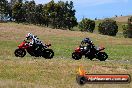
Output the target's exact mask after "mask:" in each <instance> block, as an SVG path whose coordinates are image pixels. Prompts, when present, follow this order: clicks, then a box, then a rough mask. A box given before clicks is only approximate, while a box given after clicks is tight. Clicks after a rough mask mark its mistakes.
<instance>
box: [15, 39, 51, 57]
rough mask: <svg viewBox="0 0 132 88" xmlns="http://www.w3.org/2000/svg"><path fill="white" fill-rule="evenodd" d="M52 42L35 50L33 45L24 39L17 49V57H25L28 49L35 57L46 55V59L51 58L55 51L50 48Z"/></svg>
mask: <svg viewBox="0 0 132 88" xmlns="http://www.w3.org/2000/svg"><path fill="white" fill-rule="evenodd" d="M50 46H51V44H48V45H46V46H42V48H41V49H38V50H35V49H34V47H33V46H29V42H27V41H25V40H24V41H23V42H22V43H21V44H20V45H19V46H18V49H16V50H15V52H14V54H15V56H16V57H24V56H25V55H26V51H27V52H28V53H29V54H30V55H31V56H35V57H44V58H46V59H51V58H53V56H54V52H53V50H52V49H48V47H50Z"/></svg>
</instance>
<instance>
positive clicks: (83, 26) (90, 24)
mask: <svg viewBox="0 0 132 88" xmlns="http://www.w3.org/2000/svg"><path fill="white" fill-rule="evenodd" d="M94 28H95V21H93V20H90V19H88V18H83V19H82V21H81V22H80V23H79V29H80V31H87V32H91V33H92V32H93V30H94Z"/></svg>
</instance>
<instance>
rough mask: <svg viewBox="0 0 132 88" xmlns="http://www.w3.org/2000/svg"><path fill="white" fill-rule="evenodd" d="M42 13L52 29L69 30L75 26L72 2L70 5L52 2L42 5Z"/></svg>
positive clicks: (75, 20)
mask: <svg viewBox="0 0 132 88" xmlns="http://www.w3.org/2000/svg"><path fill="white" fill-rule="evenodd" d="M44 11H45V14H46V17H48V19H49V23H50V25H51V26H52V27H53V28H61V29H67V28H68V29H71V28H72V27H74V26H76V25H77V19H76V17H75V10H74V9H73V2H72V1H71V2H70V3H68V1H66V2H63V1H59V2H58V3H55V2H54V0H52V1H50V2H49V3H47V4H45V5H44Z"/></svg>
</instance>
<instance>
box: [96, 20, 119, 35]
mask: <svg viewBox="0 0 132 88" xmlns="http://www.w3.org/2000/svg"><path fill="white" fill-rule="evenodd" d="M98 31H99V33H100V34H103V35H109V36H116V33H117V32H118V26H117V23H116V21H114V20H112V19H105V20H104V21H103V22H101V23H99V26H98Z"/></svg>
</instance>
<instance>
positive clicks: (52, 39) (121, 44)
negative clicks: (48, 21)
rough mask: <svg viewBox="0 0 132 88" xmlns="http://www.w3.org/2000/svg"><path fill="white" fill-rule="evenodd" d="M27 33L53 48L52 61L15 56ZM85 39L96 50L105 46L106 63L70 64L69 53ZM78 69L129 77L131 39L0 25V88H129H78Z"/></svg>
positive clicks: (113, 87)
mask: <svg viewBox="0 0 132 88" xmlns="http://www.w3.org/2000/svg"><path fill="white" fill-rule="evenodd" d="M28 32H31V33H33V34H36V35H38V37H39V38H40V39H41V40H42V41H43V42H45V43H51V44H52V46H51V48H52V49H53V50H54V52H55V57H54V58H53V59H52V60H45V59H44V58H34V57H31V56H30V55H28V54H27V55H26V56H25V57H24V58H17V57H15V56H14V50H15V49H16V48H17V45H19V44H20V43H21V42H22V41H23V40H24V38H25V35H26V34H27V33H28ZM84 37H90V38H91V39H92V40H93V42H94V43H95V45H97V46H105V47H106V50H105V51H106V52H107V53H108V55H109V58H108V60H107V61H105V62H100V61H98V60H93V61H90V60H88V59H86V58H82V59H81V60H79V61H75V60H72V58H71V53H72V52H73V50H74V49H75V48H76V47H78V45H79V44H80V42H81V40H82V39H83V38H84ZM80 65H83V67H84V68H85V69H86V71H87V73H94V74H98V73H102V74H110V73H112V74H118V73H119V74H130V75H131V76H132V39H125V38H123V36H120V34H118V35H117V37H109V36H104V35H100V34H97V33H86V32H79V31H68V30H59V29H50V28H45V27H38V26H34V25H23V24H16V23H0V88H80V87H82V88H106V87H107V88H132V83H130V84H86V85H84V86H80V85H78V84H77V83H76V80H75V78H76V74H77V72H78V71H77V69H78V67H79V66H80Z"/></svg>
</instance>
